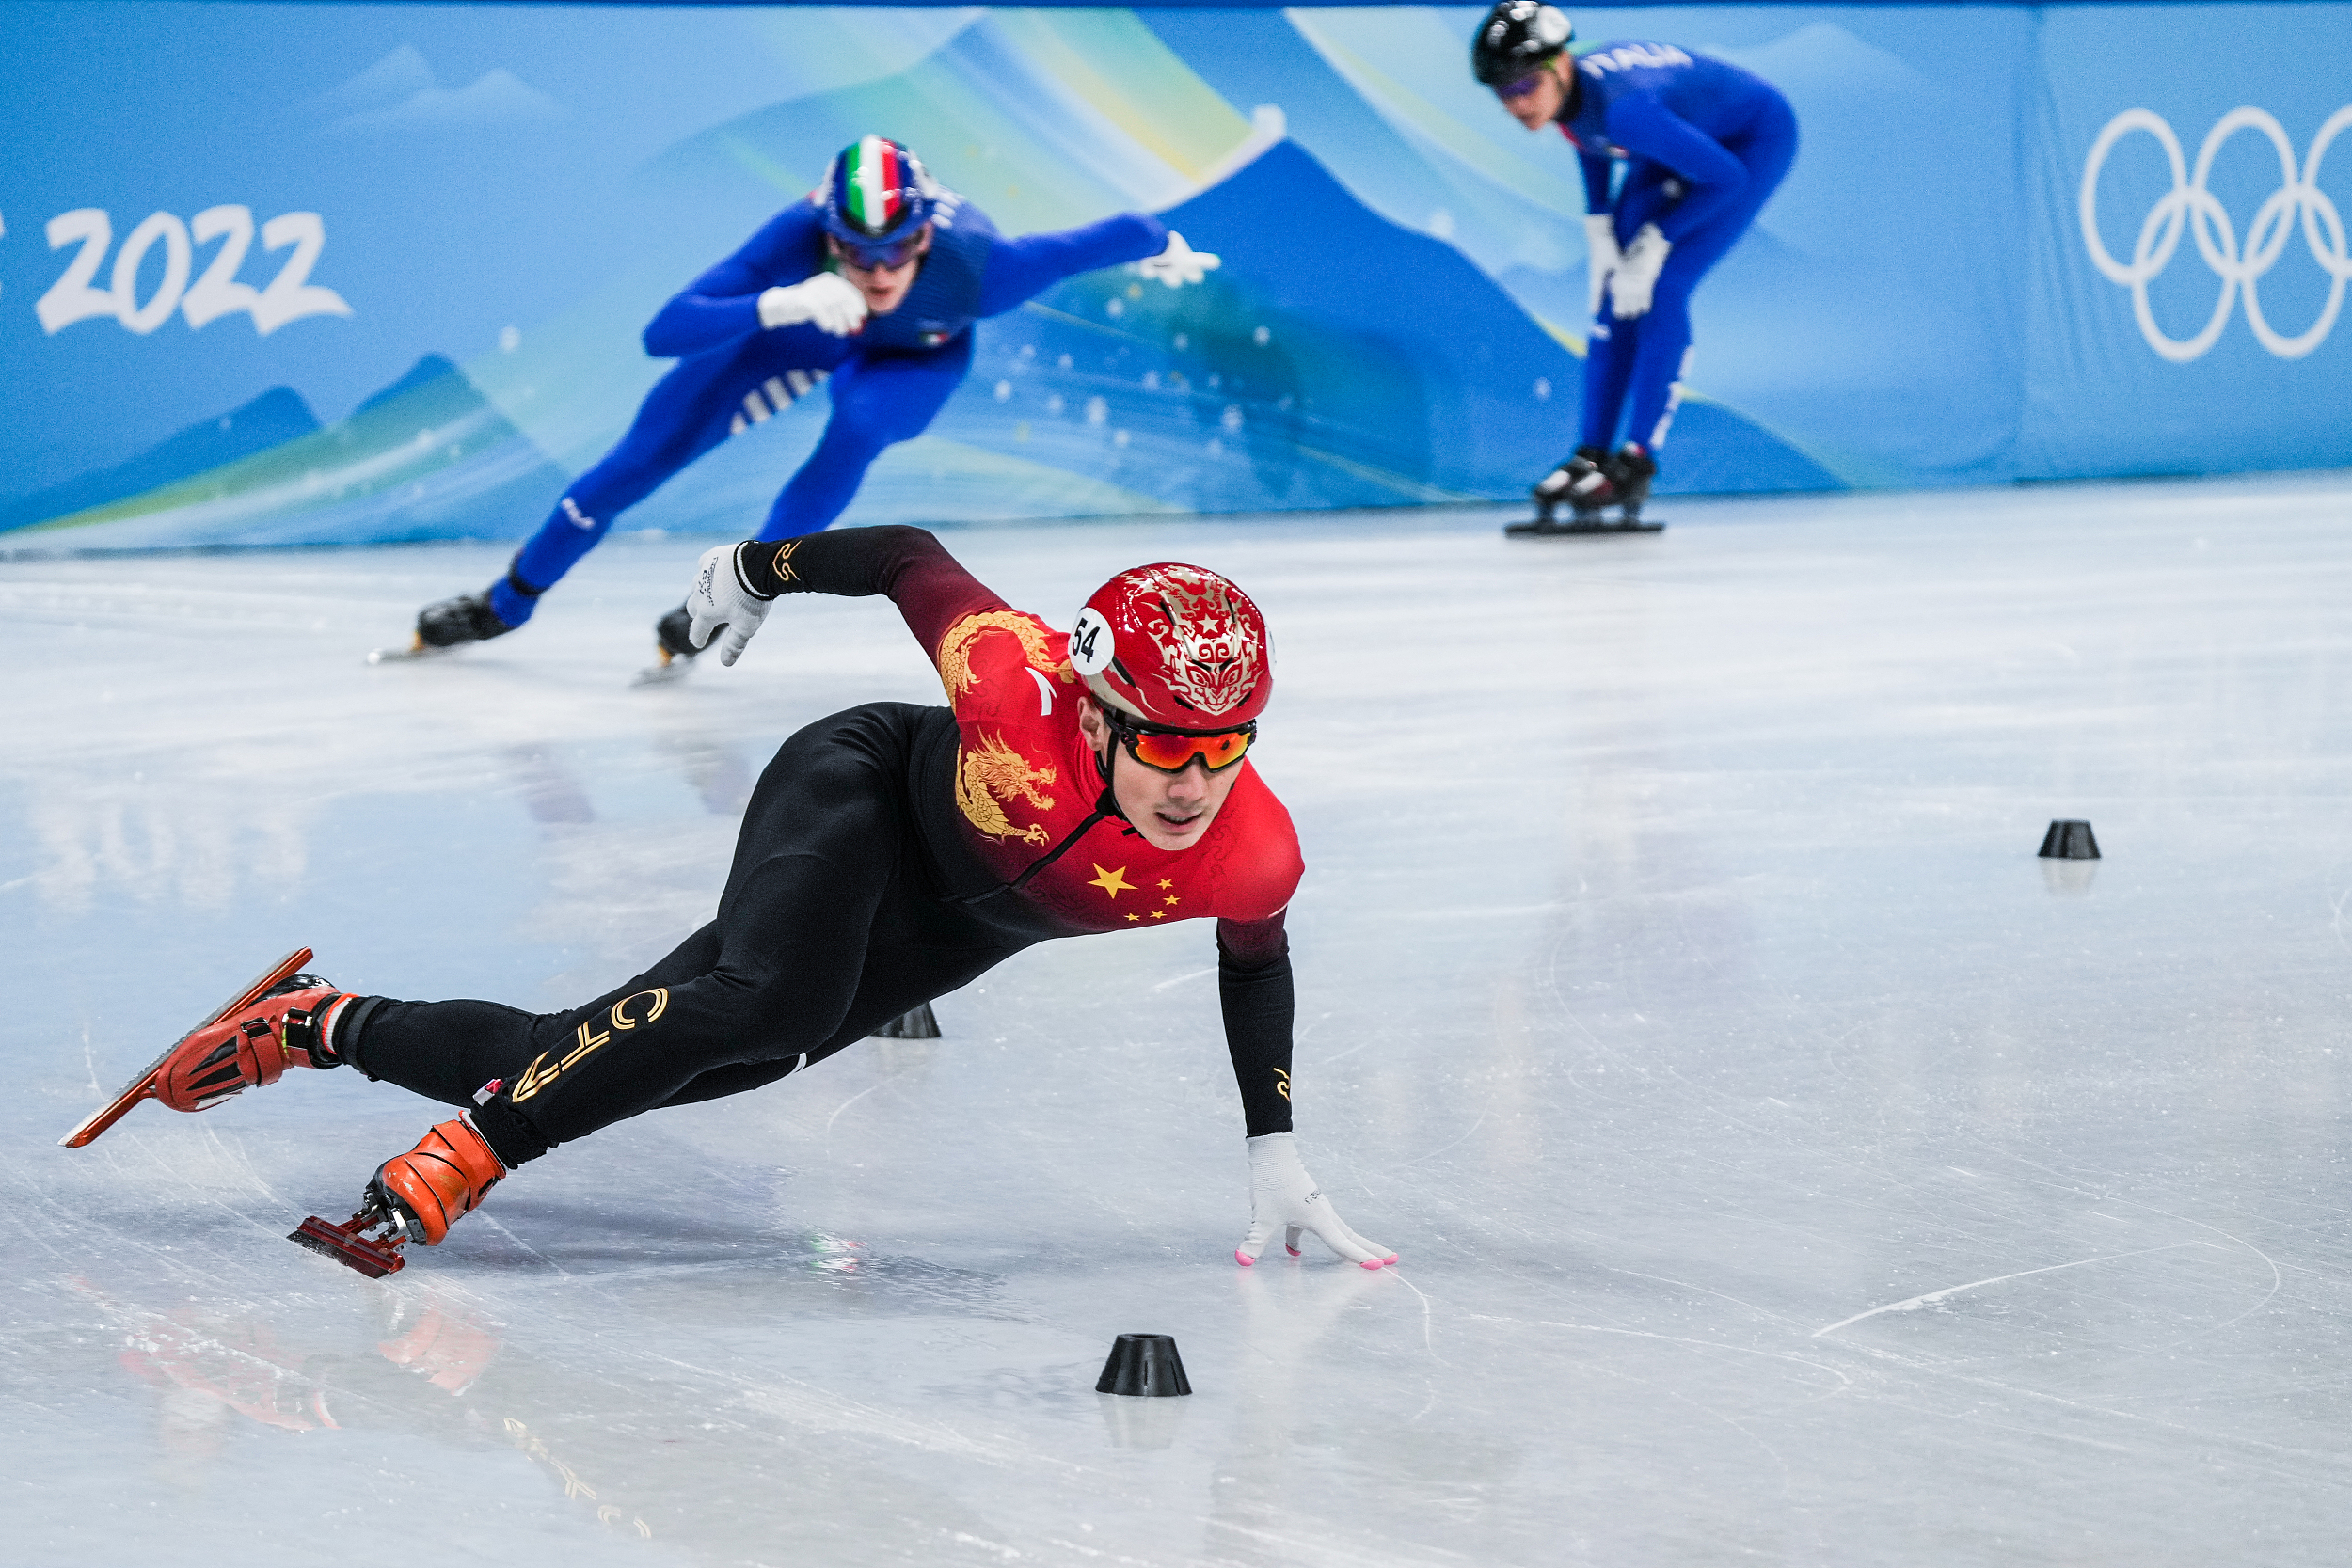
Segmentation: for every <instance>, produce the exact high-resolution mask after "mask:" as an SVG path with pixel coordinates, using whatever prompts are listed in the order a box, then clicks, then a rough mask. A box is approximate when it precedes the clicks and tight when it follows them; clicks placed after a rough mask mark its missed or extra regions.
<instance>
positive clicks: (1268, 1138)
mask: <svg viewBox="0 0 2352 1568" xmlns="http://www.w3.org/2000/svg"><path fill="white" fill-rule="evenodd" d="M1278 1228H1279V1229H1280V1230H1281V1232H1282V1244H1283V1245H1284V1246H1285V1247H1287V1248H1289V1249H1290V1254H1291V1256H1292V1257H1294V1258H1295V1257H1297V1256H1298V1238H1299V1237H1300V1236H1301V1235H1302V1234H1305V1233H1307V1232H1310V1231H1311V1232H1312V1233H1313V1234H1314V1235H1315V1236H1316V1237H1317V1238H1319V1239H1320V1240H1321V1241H1322V1243H1323V1244H1324V1245H1325V1246H1327V1247H1329V1248H1330V1249H1331V1250H1332V1251H1333V1252H1336V1253H1338V1254H1339V1255H1340V1256H1341V1257H1343V1258H1344V1259H1347V1260H1348V1261H1349V1262H1351V1263H1360V1264H1362V1265H1363V1266H1364V1267H1365V1268H1368V1269H1376V1268H1379V1267H1380V1266H1381V1265H1382V1264H1384V1263H1393V1262H1395V1261H1396V1254H1395V1253H1393V1252H1391V1251H1390V1250H1389V1249H1388V1248H1387V1247H1384V1246H1382V1245H1380V1244H1379V1243H1376V1242H1368V1241H1366V1240H1365V1239H1364V1238H1363V1237H1361V1236H1359V1235H1358V1234H1357V1233H1356V1232H1355V1231H1353V1230H1351V1229H1349V1228H1348V1225H1347V1222H1346V1221H1345V1220H1343V1219H1342V1218H1340V1215H1339V1211H1338V1210H1336V1209H1334V1208H1332V1207H1331V1200H1330V1199H1329V1198H1327V1197H1325V1196H1323V1193H1322V1190H1321V1189H1320V1188H1318V1187H1317V1186H1316V1185H1315V1182H1314V1178H1312V1177H1311V1176H1309V1175H1308V1174H1307V1167H1306V1166H1305V1165H1303V1164H1299V1160H1298V1144H1297V1140H1296V1138H1295V1136H1294V1135H1293V1134H1292V1133H1289V1132H1268V1133H1265V1134H1264V1135H1263V1136H1261V1137H1255V1138H1252V1139H1250V1140H1249V1234H1248V1236H1246V1237H1244V1238H1243V1239H1242V1243H1241V1245H1240V1246H1239V1247H1238V1248H1237V1249H1235V1251H1234V1253H1233V1261H1234V1262H1236V1263H1239V1264H1240V1265H1242V1267H1244V1268H1248V1266H1249V1265H1250V1264H1252V1263H1255V1262H1256V1261H1257V1260H1258V1255H1259V1254H1260V1253H1262V1252H1263V1251H1265V1246H1266V1243H1268V1242H1270V1241H1272V1240H1273V1239H1274V1232H1275V1231H1276V1230H1277V1229H1278Z"/></svg>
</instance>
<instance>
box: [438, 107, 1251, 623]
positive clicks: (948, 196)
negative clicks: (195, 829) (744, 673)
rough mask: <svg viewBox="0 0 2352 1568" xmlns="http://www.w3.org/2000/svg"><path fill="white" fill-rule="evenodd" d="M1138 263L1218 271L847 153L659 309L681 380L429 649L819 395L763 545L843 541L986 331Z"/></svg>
mask: <svg viewBox="0 0 2352 1568" xmlns="http://www.w3.org/2000/svg"><path fill="white" fill-rule="evenodd" d="M1122 261H1136V262H1139V263H1140V264H1141V270H1142V271H1143V273H1144V275H1145V276H1146V277H1156V278H1158V279H1159V280H1160V281H1161V282H1163V283H1166V284H1167V285H1168V287H1169V288H1176V287H1179V286H1181V285H1183V284H1185V283H1198V282H1199V281H1200V279H1201V277H1202V276H1203V275H1204V273H1205V272H1206V271H1207V270H1208V269H1211V268H1214V267H1215V266H1216V264H1217V258H1216V257H1215V256H1212V255H1207V254H1205V253H1202V252H1200V251H1195V250H1193V249H1192V248H1191V247H1189V246H1188V245H1185V244H1184V236H1183V235H1181V234H1177V233H1174V232H1172V231H1170V230H1168V226H1167V225H1165V224H1163V223H1161V222H1160V220H1159V219H1157V218H1155V217H1152V216H1150V215H1149V214H1142V213H1122V214H1120V215H1118V216H1117V217H1112V218H1106V219H1104V221H1103V222H1101V223H1094V224H1089V225H1087V226H1086V227H1084V228H1080V229H1073V230H1066V231H1064V232H1061V233H1055V234H1025V235H1022V236H1020V237H1019V238H1016V239H1007V238H1005V237H1004V236H1002V235H1000V234H998V233H997V231H996V228H995V225H993V224H992V223H991V222H989V220H988V215H987V214H984V213H982V212H981V211H980V210H979V209H978V208H977V207H975V206H973V205H972V204H971V203H970V202H968V201H965V200H964V199H963V198H961V197H959V196H958V195H956V194H955V193H954V192H953V191H950V190H947V189H946V188H945V187H944V186H942V185H940V184H939V183H937V182H935V181H933V180H932V179H931V177H930V174H928V173H927V172H925V170H924V168H923V166H922V164H921V163H920V162H919V161H917V160H916V159H915V157H914V154H912V153H911V152H909V151H908V150H906V149H905V148H904V147H901V146H900V145H898V143H897V142H894V141H890V140H888V139H886V138H884V137H882V136H866V137H864V138H862V139H860V140H859V141H858V142H856V143H855V144H853V145H852V146H850V147H847V148H844V149H843V150H841V152H840V153H839V154H838V155H837V156H836V157H834V160H833V164H832V166H831V167H830V168H829V169H828V170H827V171H826V175H825V182H824V184H823V185H822V186H821V187H819V188H818V189H817V190H815V191H812V192H810V193H809V195H808V196H807V197H806V198H803V199H802V200H800V201H797V202H794V203H793V204H792V205H791V206H789V207H787V208H786V209H785V210H784V211H783V212H781V213H779V214H776V216H775V217H773V218H772V219H771V220H770V221H769V223H768V225H767V226H766V227H765V228H763V229H761V230H760V231H759V232H758V233H756V234H755V235H753V236H752V237H751V239H750V240H749V241H748V242H747V243H746V244H745V245H743V247H742V248H741V249H740V250H739V251H737V252H736V253H735V254H734V255H732V256H730V257H728V258H727V259H726V260H725V261H722V262H720V263H719V264H718V265H717V266H715V267H713V268H711V269H710V270H709V271H708V272H707V273H705V274H703V276H702V277H698V278H696V279H695V280H694V282H693V284H692V285H691V287H689V288H688V289H687V290H686V292H685V293H681V294H679V295H678V296H677V297H676V298H675V299H673V300H671V301H670V303H669V304H667V305H665V306H663V307H662V309H661V311H660V314H659V315H657V316H655V317H654V319H653V321H652V323H651V325H648V326H647V327H646V328H645V352H646V353H647V354H650V355H654V356H658V357H662V358H670V357H675V358H676V360H677V361H678V363H677V365H676V367H675V369H673V370H672V371H671V372H669V374H667V375H665V376H663V377H662V378H661V380H660V382H658V383H657V384H656V385H655V387H654V389H653V390H652V391H651V392H650V393H648V394H646V397H645V401H644V405H643V406H642V407H640V408H639V409H638V411H637V419H636V421H635V422H634V423H632V424H631V425H630V426H629V429H628V435H626V436H623V437H622V438H621V442H620V444H619V445H618V446H616V447H614V448H613V449H612V451H610V452H609V453H607V454H606V455H605V457H604V460H603V461H602V462H600V463H598V464H597V465H596V467H593V468H591V469H589V470H588V471H587V472H586V473H584V474H582V475H581V476H580V479H579V480H578V481H577V482H576V483H574V484H573V485H572V487H571V488H570V490H569V491H567V492H566V493H565V494H564V499H562V500H560V501H558V502H557V503H556V507H555V510H554V511H553V512H552V513H550V514H549V515H548V520H547V521H546V522H545V523H543V524H541V525H540V528H539V531H538V532H536V533H534V534H532V536H531V538H530V539H529V540H528V541H526V542H525V543H524V545H523V547H522V548H521V549H520V550H518V551H516V555H515V561H514V564H513V565H512V566H511V567H510V568H509V569H508V571H507V573H506V576H505V577H503V578H501V579H499V580H498V581H497V582H494V583H492V584H491V585H490V586H489V587H488V588H487V589H485V590H484V591H483V592H481V593H478V594H460V595H459V596H457V597H456V598H453V599H444V600H441V601H440V602H438V603H436V604H431V605H427V606H426V607H425V608H424V609H423V610H421V612H420V613H419V614H418V616H417V636H416V647H417V649H418V650H419V651H422V650H425V649H428V648H447V647H453V646H455V645H457V644H459V643H463V642H477V641H483V640H485V639H487V638H492V637H500V636H503V635H504V634H505V633H507V632H510V631H512V630H514V629H515V628H516V626H521V625H522V624H523V623H524V622H525V621H528V620H529V619H531V612H532V610H533V609H534V608H535V607H536V605H537V603H538V599H539V596H540V595H541V594H545V593H546V592H547V591H548V589H549V588H552V587H553V586H555V584H556V582H557V581H558V580H559V579H561V578H562V577H563V576H564V573H565V572H568V571H570V570H571V568H572V566H573V564H574V563H575V562H578V561H579V560H580V557H581V556H583V555H586V554H587V553H588V552H589V551H590V550H591V549H593V548H595V547H596V541H598V540H599V539H602V538H603V537H604V536H605V534H606V533H607V532H608V531H610V530H611V529H612V522H613V519H614V518H616V517H618V516H619V515H621V513H623V512H624V511H626V510H627V509H628V508H629V507H631V506H634V505H635V504H637V502H639V501H641V500H643V499H645V498H646V497H647V496H649V495H651V494H652V493H653V492H654V491H655V490H656V489H658V488H660V485H661V484H662V483H664V482H665V481H667V480H668V479H669V478H670V476H671V475H673V474H675V473H676V472H677V471H678V470H679V469H680V468H683V467H686V465H688V464H689V463H691V462H692V461H694V459H696V458H697V457H700V456H701V455H702V454H703V453H705V452H707V451H709V450H710V449H711V448H713V447H715V446H717V445H718V444H719V443H720V442H722V441H723V440H725V439H726V438H727V437H728V436H734V435H738V434H740V433H741V432H742V431H743V430H745V429H747V428H749V427H750V426H751V425H754V424H757V423H759V422H761V421H762V420H767V419H769V418H770V417H771V416H772V415H774V414H777V413H779V412H781V411H782V410H784V409H785V408H787V407H789V406H790V405H791V404H793V403H794V402H795V401H796V400H798V399H799V398H801V397H803V396H804V395H806V394H807V393H808V392H809V391H810V390H811V389H812V388H815V387H816V386H817V385H818V384H819V383H822V382H827V381H830V382H831V384H832V399H833V413H832V417H831V418H830V419H828V420H826V423H825V432H824V435H823V436H822V437H821V438H820V439H819V440H818V444H817V450H816V451H814V452H812V453H810V454H809V458H808V461H807V462H805V463H803V464H802V465H801V467H800V470H799V471H798V472H797V473H795V474H794V475H793V476H792V478H791V480H790V481H789V482H788V483H787V484H786V485H785V487H784V491H783V493H782V494H781V495H779V496H777V498H776V501H775V505H774V506H773V507H772V508H771V510H770V512H769V514H768V520H767V524H766V526H765V527H763V528H762V529H761V530H760V531H759V535H758V536H759V537H760V538H761V539H765V540H775V539H790V538H796V537H798V536H800V535H802V534H805V533H813V532H816V531H818V530H821V529H823V528H825V527H827V526H828V525H830V524H831V523H832V522H833V520H834V518H835V517H838V516H839V515H841V513H842V510H843V509H844V508H845V507H847V506H848V505H849V504H850V499H852V498H853V497H854V496H856V494H857V488H858V484H859V483H860V482H861V481H863V480H864V479H865V477H866V468H867V467H868V466H869V465H871V464H872V462H873V461H874V459H875V458H876V457H878V456H880V455H881V454H882V449H883V448H884V447H887V446H890V445H892V444H893V443H895V442H898V441H905V440H911V439H913V438H914V436H919V435H921V434H922V433H923V431H924V430H925V429H926V428H927V427H928V426H929V425H930V422H931V420H932V419H933V418H934V417H935V416H936V415H937V414H938V413H939V410H940V409H941V407H942V406H944V405H945V404H946V401H947V399H948V396H949V395H950V394H951V393H953V392H954V391H955V389H956V387H957V386H958V384H960V383H961V381H962V380H963V377H964V374H965V372H968V371H969V370H970V369H971V368H972V327H973V324H974V323H975V322H976V321H977V320H979V319H980V318H982V317H986V316H993V315H999V314H1002V313H1003V312H1004V311H1007V310H1010V309H1013V308H1014V307H1016V306H1018V305H1020V304H1021V303H1022V302H1023V301H1025V300H1027V299H1030V298H1033V297H1035V296H1036V295H1037V294H1039V293H1042V292H1043V291H1044V290H1046V289H1047V288H1049V287H1051V286H1052V285H1054V284H1055V283H1057V282H1059V281H1061V280H1062V279H1063V278H1065V277H1073V276H1075V275H1076V274H1079V273H1082V272H1091V271H1093V270H1095V269H1096V268H1098V267H1107V266H1114V265H1117V264H1118V263H1120V262H1122ZM655 637H656V639H657V641H658V642H659V645H660V657H661V662H662V664H663V665H665V666H666V665H668V664H669V663H670V662H671V661H672V660H673V659H676V658H691V657H693V656H694V653H695V649H694V645H693V643H692V642H691V641H690V640H689V638H688V637H687V627H686V620H685V614H684V610H683V607H681V608H680V609H679V610H673V611H671V612H670V613H669V614H667V615H664V616H663V617H662V618H661V620H660V623H659V624H658V625H657V626H656V627H655Z"/></svg>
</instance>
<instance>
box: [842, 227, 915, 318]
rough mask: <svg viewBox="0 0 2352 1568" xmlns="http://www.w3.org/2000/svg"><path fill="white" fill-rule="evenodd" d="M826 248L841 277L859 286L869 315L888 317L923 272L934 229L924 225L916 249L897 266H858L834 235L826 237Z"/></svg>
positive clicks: (858, 288)
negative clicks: (917, 275) (919, 273)
mask: <svg viewBox="0 0 2352 1568" xmlns="http://www.w3.org/2000/svg"><path fill="white" fill-rule="evenodd" d="M825 248H826V249H828V250H829V251H831V252H832V253H833V259H834V264H835V265H837V266H839V267H840V269H841V276H842V277H846V278H848V279H849V280H850V282H852V283H854V284H856V285H857V290H858V293H862V294H864V295H865V296H866V313H867V314H869V315H875V316H886V315H888V314H890V312H891V311H893V310H896V309H898V307H899V305H900V304H901V303H902V302H903V301H904V300H905V299H906V297H907V291H908V290H909V289H911V288H913V287H914V275H915V274H916V273H918V272H920V271H922V270H923V258H924V256H925V255H926V254H927V253H929V251H930V248H931V226H930V224H928V223H927V224H925V225H924V226H923V231H922V232H921V233H920V234H917V235H916V236H915V239H914V250H913V251H912V252H911V253H910V254H909V255H908V256H907V257H906V259H905V260H904V261H900V262H899V263H898V265H897V266H895V267H894V266H888V265H880V266H871V267H862V266H859V265H858V264H857V262H856V261H855V260H854V259H852V258H851V257H850V255H849V254H848V253H847V252H845V251H844V250H843V249H842V248H841V242H840V241H839V240H836V239H834V237H833V236H832V235H831V234H828V235H826V236H825Z"/></svg>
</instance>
